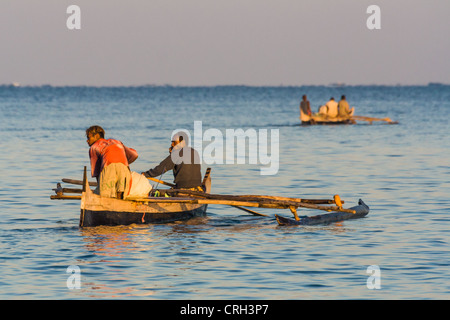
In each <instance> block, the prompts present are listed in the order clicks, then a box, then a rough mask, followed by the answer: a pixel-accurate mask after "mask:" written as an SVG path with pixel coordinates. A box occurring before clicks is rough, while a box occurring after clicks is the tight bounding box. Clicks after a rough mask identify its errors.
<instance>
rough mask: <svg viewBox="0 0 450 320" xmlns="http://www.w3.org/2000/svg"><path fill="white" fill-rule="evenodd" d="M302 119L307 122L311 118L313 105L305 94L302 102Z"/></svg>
mask: <svg viewBox="0 0 450 320" xmlns="http://www.w3.org/2000/svg"><path fill="white" fill-rule="evenodd" d="M300 120H301V121H305V122H307V121H310V120H311V105H310V103H309V100H308V98H307V97H306V95H305V94H304V95H303V97H302V101H301V102H300Z"/></svg>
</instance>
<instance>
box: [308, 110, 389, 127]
mask: <svg viewBox="0 0 450 320" xmlns="http://www.w3.org/2000/svg"><path fill="white" fill-rule="evenodd" d="M354 111H355V109H353V108H352V111H351V114H350V116H349V117H339V116H338V117H329V116H327V115H323V114H319V113H314V114H312V115H310V116H309V115H306V114H304V113H303V112H302V111H301V110H300V120H301V124H302V125H316V124H322V125H336V124H356V123H357V121H366V122H368V123H369V124H372V123H373V122H374V121H385V122H386V123H387V124H398V122H397V121H393V120H391V119H390V118H374V117H365V116H355V115H353V113H354Z"/></svg>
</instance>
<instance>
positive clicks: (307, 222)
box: [275, 199, 369, 226]
mask: <svg viewBox="0 0 450 320" xmlns="http://www.w3.org/2000/svg"><path fill="white" fill-rule="evenodd" d="M349 209H351V210H355V211H356V213H349V212H331V213H326V214H320V215H317V216H310V217H301V218H300V220H299V221H297V220H295V219H291V218H285V217H282V216H279V215H275V217H276V219H277V222H278V224H279V225H281V226H290V225H302V226H311V225H318V224H327V223H332V222H339V221H343V220H349V219H358V218H363V217H365V216H367V215H368V214H369V207H368V206H367V205H366V204H365V203H364V201H362V200H361V199H359V202H358V205H357V206H354V207H351V208H349Z"/></svg>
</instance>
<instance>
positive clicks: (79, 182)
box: [62, 178, 97, 187]
mask: <svg viewBox="0 0 450 320" xmlns="http://www.w3.org/2000/svg"><path fill="white" fill-rule="evenodd" d="M62 182H65V183H70V184H75V185H79V186H82V185H83V181H82V180H74V179H67V178H63V179H62ZM89 185H90V186H91V187H96V186H97V182H96V181H89Z"/></svg>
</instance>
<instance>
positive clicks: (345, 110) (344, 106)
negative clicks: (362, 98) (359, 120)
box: [338, 96, 354, 118]
mask: <svg viewBox="0 0 450 320" xmlns="http://www.w3.org/2000/svg"><path fill="white" fill-rule="evenodd" d="M338 110H339V117H342V118H349V117H350V116H352V115H353V111H354V108H351V109H350V106H349V105H348V102H347V100H345V96H342V97H341V101H339V104H338Z"/></svg>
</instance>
